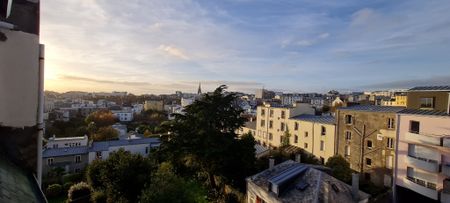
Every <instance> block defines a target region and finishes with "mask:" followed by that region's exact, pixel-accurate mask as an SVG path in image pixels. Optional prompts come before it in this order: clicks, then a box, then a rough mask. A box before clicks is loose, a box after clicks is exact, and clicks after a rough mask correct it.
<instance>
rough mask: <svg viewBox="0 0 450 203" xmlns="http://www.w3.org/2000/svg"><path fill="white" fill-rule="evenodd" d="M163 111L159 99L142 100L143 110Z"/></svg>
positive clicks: (162, 104) (162, 103)
mask: <svg viewBox="0 0 450 203" xmlns="http://www.w3.org/2000/svg"><path fill="white" fill-rule="evenodd" d="M147 110H155V111H164V102H163V101H159V100H148V101H145V102H144V111H147Z"/></svg>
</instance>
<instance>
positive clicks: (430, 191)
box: [403, 177, 439, 200]
mask: <svg viewBox="0 0 450 203" xmlns="http://www.w3.org/2000/svg"><path fill="white" fill-rule="evenodd" d="M403 182H404V183H405V187H407V188H409V189H410V190H413V191H415V192H417V193H419V194H422V195H424V196H426V197H429V198H431V199H434V200H438V196H439V195H438V194H439V191H438V190H436V186H435V185H434V188H433V187H432V185H429V184H427V183H426V182H425V181H424V180H420V179H417V178H413V177H406V178H405V179H404V181H403ZM428 186H430V187H428Z"/></svg>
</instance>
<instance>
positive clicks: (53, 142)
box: [45, 135, 89, 149]
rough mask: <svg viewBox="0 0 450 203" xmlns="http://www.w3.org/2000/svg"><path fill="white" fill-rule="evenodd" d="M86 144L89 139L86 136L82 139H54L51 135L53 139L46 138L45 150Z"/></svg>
mask: <svg viewBox="0 0 450 203" xmlns="http://www.w3.org/2000/svg"><path fill="white" fill-rule="evenodd" d="M88 142H89V139H88V136H87V135H84V136H83V137H60V138H57V137H55V135H53V137H50V138H48V140H47V144H46V145H45V148H46V149H53V148H55V149H56V148H66V147H77V146H87V145H88Z"/></svg>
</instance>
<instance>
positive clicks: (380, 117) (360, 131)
mask: <svg viewBox="0 0 450 203" xmlns="http://www.w3.org/2000/svg"><path fill="white" fill-rule="evenodd" d="M403 109H404V108H403V107H393V106H372V105H359V106H351V107H344V108H340V109H338V111H337V113H336V118H337V123H336V126H337V135H338V136H337V138H338V139H337V144H338V147H337V151H338V154H340V155H342V156H343V157H345V159H346V160H347V161H348V162H349V163H350V167H351V168H352V169H353V170H355V171H358V172H359V173H361V174H362V175H363V176H362V178H363V179H365V180H367V181H371V182H373V183H375V184H376V185H379V186H382V185H384V186H388V187H390V186H391V185H392V173H393V165H394V157H395V150H394V148H395V142H396V128H397V126H396V122H397V121H396V113H397V112H399V111H401V110H403Z"/></svg>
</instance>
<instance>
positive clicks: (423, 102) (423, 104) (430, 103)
mask: <svg viewBox="0 0 450 203" xmlns="http://www.w3.org/2000/svg"><path fill="white" fill-rule="evenodd" d="M420 108H426V109H432V108H434V98H432V97H426V98H420Z"/></svg>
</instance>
